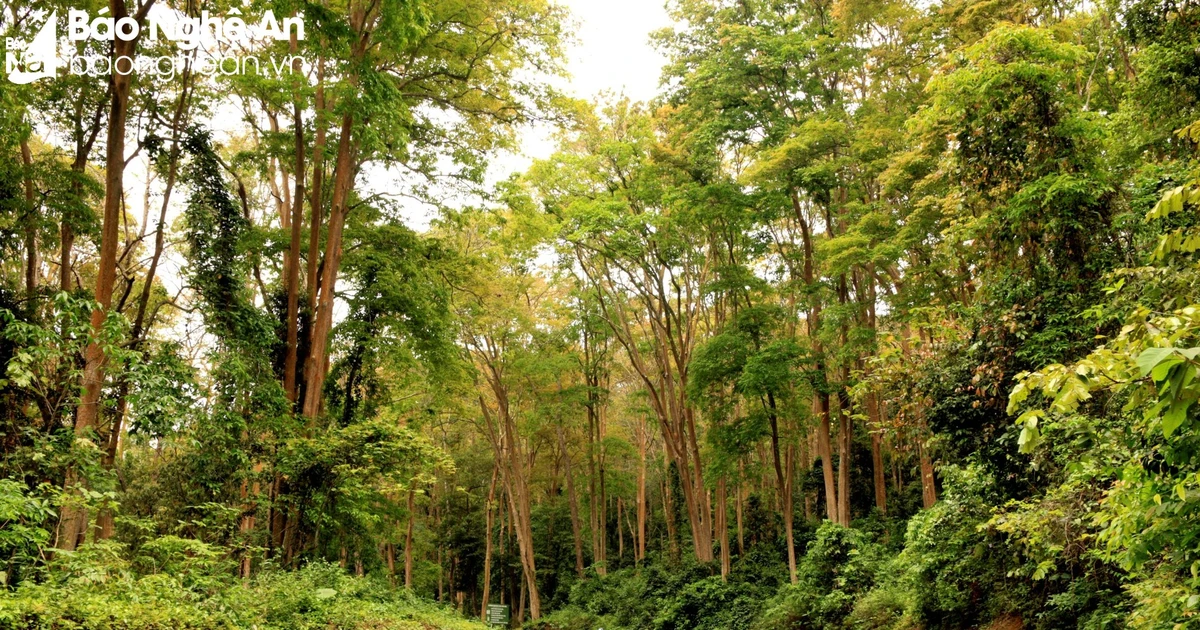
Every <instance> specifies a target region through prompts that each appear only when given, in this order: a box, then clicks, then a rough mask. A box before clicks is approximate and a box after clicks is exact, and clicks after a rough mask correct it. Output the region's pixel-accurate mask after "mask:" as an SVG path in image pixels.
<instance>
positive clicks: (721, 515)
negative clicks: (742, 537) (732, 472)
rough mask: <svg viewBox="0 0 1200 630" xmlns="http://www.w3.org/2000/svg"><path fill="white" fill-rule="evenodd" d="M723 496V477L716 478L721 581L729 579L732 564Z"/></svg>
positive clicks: (724, 493) (724, 494) (724, 492)
mask: <svg viewBox="0 0 1200 630" xmlns="http://www.w3.org/2000/svg"><path fill="white" fill-rule="evenodd" d="M725 497H726V489H725V478H724V477H721V478H720V479H718V480H717V513H716V519H715V520H716V525H717V532H718V534H719V535H720V537H721V538H720V540H721V581H722V582H724V581H726V580H728V579H729V570H730V568H731V565H732V563H731V562H730V559H729V524H728V523H726V521H727V520H728V516H727V515H726V514H727V507H728V506H727V505H726V501H725Z"/></svg>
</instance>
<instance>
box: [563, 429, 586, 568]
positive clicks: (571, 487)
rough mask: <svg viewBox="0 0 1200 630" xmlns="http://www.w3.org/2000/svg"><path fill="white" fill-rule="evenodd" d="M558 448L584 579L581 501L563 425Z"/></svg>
mask: <svg viewBox="0 0 1200 630" xmlns="http://www.w3.org/2000/svg"><path fill="white" fill-rule="evenodd" d="M557 428H558V448H559V450H561V451H562V456H563V468H564V470H563V472H564V473H565V474H566V477H567V501H568V502H570V508H571V535H572V536H573V537H574V541H575V573H576V575H578V576H579V577H583V526H582V525H581V524H580V522H579V501H578V499H577V498H576V496H575V475H574V473H573V472H572V470H571V453H569V452H568V451H567V439H566V436H565V435H564V434H563V428H562V425H561V424H559V425H558V427H557Z"/></svg>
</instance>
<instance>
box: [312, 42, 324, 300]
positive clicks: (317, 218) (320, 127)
mask: <svg viewBox="0 0 1200 630" xmlns="http://www.w3.org/2000/svg"><path fill="white" fill-rule="evenodd" d="M315 109H316V117H315V118H314V119H313V125H314V126H315V128H316V132H315V136H314V138H313V165H312V171H313V174H312V190H311V191H310V200H309V208H310V211H311V213H312V215H311V218H310V223H309V228H308V229H309V231H308V312H309V314H310V316H311V315H313V314H315V313H316V312H317V289H318V285H317V261H318V260H319V259H320V258H321V250H320V247H321V220H322V215H323V214H324V213H323V212H322V211H321V208H322V201H323V200H322V198H321V195H322V191H321V186H322V184H323V183H324V181H325V135H326V131H325V58H324V57H321V58H320V59H318V60H317V93H316V102H315Z"/></svg>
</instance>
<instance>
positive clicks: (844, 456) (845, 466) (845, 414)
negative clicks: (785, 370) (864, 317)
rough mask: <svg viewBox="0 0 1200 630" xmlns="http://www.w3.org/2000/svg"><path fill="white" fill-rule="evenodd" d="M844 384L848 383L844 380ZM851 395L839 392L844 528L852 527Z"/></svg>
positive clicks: (845, 372) (841, 517) (841, 519)
mask: <svg viewBox="0 0 1200 630" xmlns="http://www.w3.org/2000/svg"><path fill="white" fill-rule="evenodd" d="M841 371H842V377H843V378H844V379H847V380H848V379H849V378H850V370H849V369H847V368H843V369H842V370H841ZM843 382H846V381H845V380H843ZM850 404H851V403H850V395H849V392H848V391H847V390H846V389H845V387H843V388H842V389H841V390H839V391H838V472H837V476H838V493H837V499H838V501H837V504H838V518H837V522H838V523H840V524H841V525H842V526H843V527H849V526H850V468H851V466H852V465H853V464H852V458H853V453H852V448H853V441H852V440H853V437H854V428H853V426H852V425H851V423H850Z"/></svg>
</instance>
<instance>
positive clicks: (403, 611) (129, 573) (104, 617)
mask: <svg viewBox="0 0 1200 630" xmlns="http://www.w3.org/2000/svg"><path fill="white" fill-rule="evenodd" d="M56 562H57V563H58V565H59V569H58V570H57V571H55V573H54V574H53V575H54V577H53V579H52V580H49V581H46V582H42V583H32V582H26V583H22V584H21V585H20V586H19V587H18V588H17V589H16V590H15V591H11V592H5V593H3V594H0V628H5V629H6V630H7V629H10V628H11V629H12V630H18V629H19V630H29V629H43V628H44V629H47V630H48V629H50V628H78V629H79V630H114V629H116V628H121V629H125V630H166V629H168V628H171V629H174V628H186V629H196V630H200V629H204V630H211V629H216V628H229V629H233V628H251V627H254V628H260V629H263V630H267V629H270V630H329V629H345V630H350V629H355V628H367V627H388V628H400V629H405V630H470V629H473V628H482V627H483V626H482V624H479V623H478V622H474V621H467V620H465V619H462V618H461V617H459V616H458V615H456V614H455V613H454V612H452V611H450V610H447V609H444V608H441V607H439V606H437V605H434V604H430V603H428V602H423V601H421V600H418V599H416V598H414V597H413V596H412V595H410V594H408V593H406V592H404V591H397V590H395V589H393V588H392V587H390V586H389V585H388V584H387V583H386V582H381V581H379V580H375V579H367V578H354V577H350V576H347V575H345V574H344V573H343V572H342V571H341V570H340V569H339V568H338V567H336V566H331V565H324V564H313V565H310V566H308V567H305V568H303V569H301V570H298V571H294V572H282V571H279V570H268V571H264V572H263V573H261V574H260V575H258V576H257V577H256V578H255V579H254V580H253V581H252V582H250V583H248V584H245V585H243V584H242V583H240V582H239V581H236V580H234V579H233V578H232V576H231V574H230V573H229V571H228V569H229V567H228V566H227V565H228V563H229V562H230V561H229V560H228V557H227V555H226V554H225V550H222V549H218V548H214V547H211V546H207V545H205V544H204V543H201V542H199V541H195V540H184V539H178V538H164V539H159V540H155V541H151V542H148V543H147V544H146V545H143V547H142V551H141V552H140V554H139V556H138V557H137V558H136V559H135V560H134V561H133V562H132V563H130V562H129V561H127V560H126V559H125V554H124V553H123V551H122V549H121V548H120V547H119V546H114V545H111V544H104V545H90V546H85V547H83V548H81V549H80V550H79V551H78V552H76V553H74V554H70V555H68V556H67V557H66V558H63V559H61V560H56Z"/></svg>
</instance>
